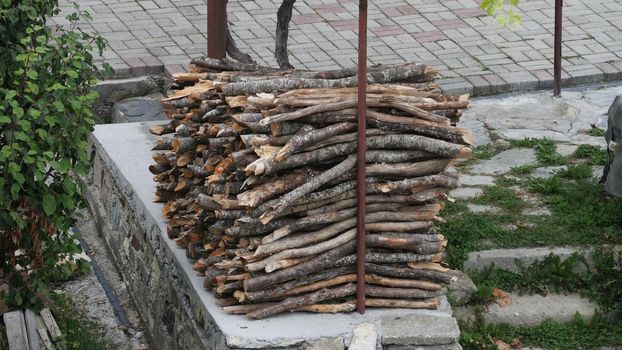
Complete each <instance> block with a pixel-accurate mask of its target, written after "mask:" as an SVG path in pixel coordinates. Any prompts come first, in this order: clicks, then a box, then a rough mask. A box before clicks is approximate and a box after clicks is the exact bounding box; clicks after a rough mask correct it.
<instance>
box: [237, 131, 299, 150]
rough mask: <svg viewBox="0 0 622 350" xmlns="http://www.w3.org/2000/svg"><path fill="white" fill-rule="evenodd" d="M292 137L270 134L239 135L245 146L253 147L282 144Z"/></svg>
mask: <svg viewBox="0 0 622 350" xmlns="http://www.w3.org/2000/svg"><path fill="white" fill-rule="evenodd" d="M291 138H292V135H285V136H271V135H255V134H251V135H240V139H241V140H242V142H243V143H244V145H245V146H246V147H249V148H255V147H259V146H262V145H273V146H282V145H285V144H286V143H287V141H289V140H290V139H291Z"/></svg>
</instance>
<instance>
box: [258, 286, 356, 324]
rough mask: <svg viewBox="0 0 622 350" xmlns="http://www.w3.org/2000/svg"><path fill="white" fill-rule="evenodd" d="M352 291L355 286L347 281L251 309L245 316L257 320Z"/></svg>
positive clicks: (338, 296) (353, 291) (348, 294)
mask: <svg viewBox="0 0 622 350" xmlns="http://www.w3.org/2000/svg"><path fill="white" fill-rule="evenodd" d="M354 293H356V286H355V285H354V284H353V283H348V284H346V285H344V286H341V287H336V288H330V289H329V288H325V289H321V290H319V291H317V292H314V293H311V294H307V295H303V296H299V297H291V298H287V299H285V300H283V301H281V302H278V303H276V304H274V305H269V306H266V307H263V308H261V309H257V310H255V311H251V312H249V313H247V314H246V317H248V318H250V319H253V320H259V319H263V318H266V317H269V316H272V315H276V314H279V313H282V312H285V311H289V310H292V309H295V308H297V307H300V306H304V305H312V304H316V303H318V302H321V301H325V300H331V299H338V298H343V297H345V296H350V295H352V294H354Z"/></svg>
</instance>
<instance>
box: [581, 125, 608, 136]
mask: <svg viewBox="0 0 622 350" xmlns="http://www.w3.org/2000/svg"><path fill="white" fill-rule="evenodd" d="M585 133H586V134H588V135H590V136H595V137H603V136H605V130H603V129H601V128H597V127H592V128H591V129H590V130H587V131H586V132H585Z"/></svg>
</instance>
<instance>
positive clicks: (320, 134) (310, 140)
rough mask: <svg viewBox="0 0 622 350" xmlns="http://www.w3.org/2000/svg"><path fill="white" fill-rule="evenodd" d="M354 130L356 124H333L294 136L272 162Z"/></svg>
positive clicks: (279, 160)
mask: <svg viewBox="0 0 622 350" xmlns="http://www.w3.org/2000/svg"><path fill="white" fill-rule="evenodd" d="M355 128H356V124H354V123H347V122H346V123H337V124H333V125H330V126H327V127H325V128H323V129H319V130H312V131H309V132H307V133H303V134H296V135H294V137H292V138H291V139H290V140H289V141H288V142H287V144H285V146H283V148H281V150H279V152H278V153H277V155H276V157H275V158H274V160H275V161H276V162H281V161H283V160H284V159H285V158H287V157H288V156H289V155H290V154H294V153H298V152H299V151H301V150H303V149H305V148H306V147H307V146H310V145H312V144H314V143H316V142H319V141H321V140H325V139H327V138H329V137H332V136H335V135H339V134H343V133H345V132H347V131H352V130H354V129H355Z"/></svg>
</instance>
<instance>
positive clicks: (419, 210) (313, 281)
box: [150, 59, 473, 319]
mask: <svg viewBox="0 0 622 350" xmlns="http://www.w3.org/2000/svg"><path fill="white" fill-rule="evenodd" d="M191 67H192V71H193V72H191V73H183V74H177V75H175V77H174V80H175V84H176V85H175V87H176V89H177V90H176V91H175V92H174V94H172V95H171V96H170V97H167V98H165V99H164V100H163V103H164V105H165V109H166V112H167V114H168V116H169V117H170V119H171V120H170V123H168V124H165V125H157V126H154V127H152V128H151V132H152V133H154V134H157V135H163V134H172V133H175V135H174V137H170V136H169V137H167V136H164V137H163V138H161V139H159V140H158V142H157V145H156V146H155V148H154V150H156V151H157V152H155V153H154V155H153V159H154V160H155V162H156V164H154V165H152V166H151V167H150V171H151V172H152V173H153V174H154V175H155V177H154V180H155V181H156V182H157V189H156V194H155V201H157V202H163V203H165V205H164V208H163V213H164V217H165V218H166V219H167V220H168V235H169V237H170V238H171V239H174V240H175V241H176V243H177V245H178V246H180V247H183V248H185V249H186V252H187V256H188V258H190V259H193V261H194V268H195V270H196V271H197V272H199V273H201V274H203V275H204V276H205V288H209V289H211V290H213V292H214V294H215V295H216V297H217V298H218V299H217V300H218V303H219V305H221V306H223V307H224V310H225V311H227V312H230V313H238V314H246V316H247V317H249V318H251V319H260V318H264V317H268V316H271V315H274V314H277V313H281V312H285V311H310V312H347V311H353V310H354V308H355V303H354V301H353V298H354V295H355V294H356V286H355V282H356V268H355V265H356V259H357V256H356V255H355V247H356V233H357V229H356V220H357V219H356V216H357V206H356V201H357V199H356V185H357V184H356V170H355V165H356V150H357V133H356V128H357V124H356V119H357V100H356V85H357V78H356V75H355V73H356V72H355V71H349V70H342V71H329V72H300V71H286V72H283V71H276V70H271V69H265V68H257V67H254V66H249V65H244V64H233V63H230V62H223V61H214V60H209V59H195V60H193V64H192V65H191ZM435 74H436V72H435V71H434V70H432V69H430V68H429V67H426V66H423V65H414V64H406V65H397V66H378V67H371V68H370V73H369V74H368V76H367V80H368V83H369V86H368V89H367V108H368V109H367V165H366V169H367V178H366V181H367V202H366V203H367V211H366V222H367V224H366V226H367V235H366V237H367V238H366V244H367V252H366V256H365V261H366V276H365V280H366V283H367V292H366V296H367V298H366V305H367V306H370V307H400V308H422V309H435V308H437V307H438V305H439V301H438V298H437V297H438V296H440V295H441V294H442V293H444V290H445V289H444V285H445V284H447V283H448V282H449V280H450V277H449V275H448V274H447V273H446V271H447V269H445V268H444V267H442V266H441V264H440V262H441V260H442V257H443V252H444V250H445V247H446V244H447V241H446V240H445V238H444V237H443V235H442V234H440V233H439V232H437V231H436V230H435V227H434V222H435V221H440V220H442V219H441V218H440V217H439V216H438V214H439V212H440V211H441V210H442V209H443V202H444V200H445V199H447V197H446V195H445V192H446V190H447V189H449V188H452V187H454V186H456V183H457V180H456V178H455V177H454V176H453V175H452V174H448V173H445V172H444V171H445V169H446V168H447V167H448V166H449V165H450V164H452V162H454V161H455V160H456V159H459V158H465V157H468V156H469V155H470V154H471V148H470V145H471V144H472V143H473V142H472V141H473V140H472V137H471V136H470V135H469V133H468V132H467V131H465V130H463V129H460V128H457V127H455V126H452V123H453V122H455V121H456V120H457V119H458V118H459V116H460V114H461V110H462V109H464V108H466V107H467V106H468V104H469V101H468V96H458V97H453V96H444V95H442V94H441V93H439V92H438V89H437V86H436V84H435V83H434V82H433V79H434V76H435ZM398 82H399V84H398Z"/></svg>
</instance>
